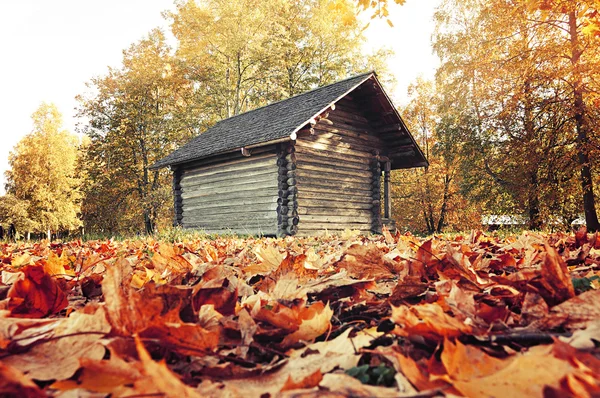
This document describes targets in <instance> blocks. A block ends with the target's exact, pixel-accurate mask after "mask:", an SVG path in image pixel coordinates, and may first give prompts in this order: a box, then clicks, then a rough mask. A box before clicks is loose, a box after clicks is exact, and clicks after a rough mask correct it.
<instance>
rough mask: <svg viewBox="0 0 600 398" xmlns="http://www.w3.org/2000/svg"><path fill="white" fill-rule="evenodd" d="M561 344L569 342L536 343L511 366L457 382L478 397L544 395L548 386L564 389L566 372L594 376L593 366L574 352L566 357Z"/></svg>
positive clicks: (464, 391)
mask: <svg viewBox="0 0 600 398" xmlns="http://www.w3.org/2000/svg"><path fill="white" fill-rule="evenodd" d="M561 345H567V344H565V343H561V342H556V343H555V344H554V345H552V346H537V347H532V348H530V349H529V351H528V352H526V353H524V354H517V356H516V357H515V358H514V359H513V360H512V361H511V362H510V363H509V364H508V366H506V367H504V368H503V369H500V370H499V371H497V372H494V373H492V374H490V375H488V376H485V377H480V378H474V379H471V380H468V381H454V382H453V386H454V387H455V388H456V389H457V390H458V391H460V392H461V393H462V394H464V395H465V396H468V397H476V398H477V397H490V396H496V397H500V396H512V397H542V396H544V391H545V389H546V388H548V387H549V388H555V389H557V390H560V389H561V388H560V380H561V379H563V378H564V377H566V376H569V375H575V376H577V375H581V376H583V377H586V376H593V373H592V374H590V372H594V371H593V370H591V369H589V368H587V367H586V366H585V365H583V364H582V363H581V362H579V361H577V360H575V358H574V357H572V356H571V355H569V357H564V354H562V353H563V352H564V349H563V348H562V347H561ZM561 357H562V358H561ZM564 393H565V392H563V393H561V394H560V395H563V394H564ZM564 396H568V395H566V394H565V395H564Z"/></svg>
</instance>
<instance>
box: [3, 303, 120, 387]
mask: <svg viewBox="0 0 600 398" xmlns="http://www.w3.org/2000/svg"><path fill="white" fill-rule="evenodd" d="M88 311H90V313H85V312H83V311H77V312H74V313H72V314H71V316H69V317H68V318H65V319H61V320H60V321H59V322H57V323H56V324H55V325H53V326H54V327H53V330H52V333H51V334H50V335H48V336H47V337H46V338H44V339H40V340H37V341H35V344H34V346H33V347H32V348H30V349H29V350H28V351H27V352H24V353H21V354H18V355H10V356H8V357H6V358H3V360H2V361H3V362H4V363H5V364H7V365H9V366H12V367H15V368H17V369H19V370H20V371H22V372H23V373H26V374H27V375H28V376H29V377H31V378H33V379H36V380H64V379H68V378H69V377H71V376H73V374H74V373H75V372H76V371H77V369H79V367H80V364H79V360H80V359H81V358H91V359H101V358H102V357H103V356H104V354H105V351H106V350H105V348H104V346H103V345H102V344H101V343H100V340H101V339H102V338H103V337H104V336H105V335H107V334H108V333H109V332H110V325H109V324H108V322H107V320H106V317H105V314H104V309H103V308H102V307H94V306H92V307H90V309H89V310H88Z"/></svg>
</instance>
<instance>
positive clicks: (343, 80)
mask: <svg viewBox="0 0 600 398" xmlns="http://www.w3.org/2000/svg"><path fill="white" fill-rule="evenodd" d="M370 74H375V75H377V73H375V71H374V70H371V71H369V72H365V73H360V74H358V75H354V76H350V77H347V78H345V79H342V80H338V81H336V82H333V83H329V84H326V85H324V86H319V87H315V88H313V89H310V90H308V91H304V92H302V93H300V94H296V95H293V96H291V97H288V98H284V99H282V100H279V101H275V102H271V103H270V104H266V105H263V106H259V107H258V108H254V109H250V110H249V111H246V112H242V113H238V114H237V115H233V116H229V117H227V118H225V119H221V120H219V121H218V122H217V123H215V125H217V124H219V123H221V122H224V121H225V120H230V119H234V118H236V117H238V116H242V115H246V114H248V113H251V112H255V111H258V110H259V109H263V108H267V107H269V106H271V105H276V104H279V103H280V102H283V101H287V100H290V99H292V98H296V97H301V96H303V95H305V94H310V93H312V92H314V91H317V90H321V89H324V88H327V87H329V86H333V85H335V84H338V83H342V82H345V81H348V80H352V79H356V78H359V77H363V76H367V75H370Z"/></svg>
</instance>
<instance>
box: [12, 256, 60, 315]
mask: <svg viewBox="0 0 600 398" xmlns="http://www.w3.org/2000/svg"><path fill="white" fill-rule="evenodd" d="M22 271H23V275H24V277H23V279H19V280H17V281H16V282H15V283H14V285H12V287H11V288H10V290H9V291H8V294H7V297H8V298H10V301H9V303H8V309H9V310H10V312H11V315H12V316H15V317H22V318H43V317H45V316H48V315H52V314H55V313H57V312H59V311H60V310H62V309H64V308H66V307H67V305H68V302H67V296H66V295H65V293H64V292H63V291H62V290H61V288H60V287H59V285H58V283H56V280H54V279H53V278H52V277H51V276H50V275H48V274H46V273H45V272H44V269H43V268H42V267H40V266H35V265H29V266H26V267H24V268H23V269H22Z"/></svg>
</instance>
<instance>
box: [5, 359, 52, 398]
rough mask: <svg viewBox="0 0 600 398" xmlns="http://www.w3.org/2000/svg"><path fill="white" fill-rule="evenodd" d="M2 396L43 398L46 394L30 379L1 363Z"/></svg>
mask: <svg viewBox="0 0 600 398" xmlns="http://www.w3.org/2000/svg"><path fill="white" fill-rule="evenodd" d="M0 395H1V396H3V397H27V398H43V397H46V394H44V393H43V392H42V390H40V388H39V387H38V386H37V384H35V383H34V382H33V381H31V380H30V379H29V378H27V377H25V375H24V374H23V373H22V372H20V371H18V370H17V369H15V368H12V367H10V366H8V365H6V364H3V363H2V362H0Z"/></svg>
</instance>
